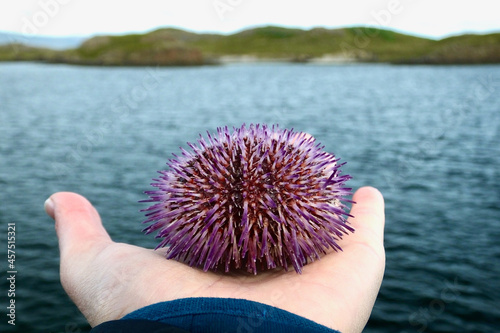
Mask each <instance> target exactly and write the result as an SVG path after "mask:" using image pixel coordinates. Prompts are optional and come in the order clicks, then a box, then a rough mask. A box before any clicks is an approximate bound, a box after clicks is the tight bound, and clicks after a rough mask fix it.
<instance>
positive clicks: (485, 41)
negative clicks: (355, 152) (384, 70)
mask: <svg viewBox="0 0 500 333" xmlns="http://www.w3.org/2000/svg"><path fill="white" fill-rule="evenodd" d="M10 48H12V47H10ZM8 49H9V47H6V46H4V47H0V60H38V61H47V62H61V63H73V64H87V65H116V66H123V65H128V66H141V65H160V66H169V65H203V64H213V63H218V62H219V61H220V60H221V59H224V57H226V56H233V57H238V56H252V57H254V58H256V59H267V60H273V59H275V60H282V61H301V62H307V61H311V60H314V59H318V58H321V57H334V58H335V59H337V61H351V62H389V63H412V64H470V63H500V34H498V33H497V34H490V35H463V36H457V37H451V38H446V39H443V40H440V41H435V40H430V39H425V38H419V37H414V36H409V35H404V34H400V33H396V32H394V31H389V30H382V29H373V28H344V29H324V28H315V29H311V30H302V29H289V28H282V27H274V26H268V27H260V28H254V29H249V30H245V31H242V32H239V33H235V34H232V35H228V36H225V35H217V34H195V33H190V32H187V31H183V30H178V29H170V28H168V29H159V30H156V31H152V32H149V33H146V34H132V35H125V36H98V37H94V38H91V39H89V40H87V41H85V42H84V43H83V44H82V45H81V46H80V47H78V48H76V49H73V50H68V51H49V50H41V49H34V48H26V49H22V48H19V47H18V52H17V53H16V54H14V53H12V52H10V53H9V51H8ZM6 50H7V51H6Z"/></svg>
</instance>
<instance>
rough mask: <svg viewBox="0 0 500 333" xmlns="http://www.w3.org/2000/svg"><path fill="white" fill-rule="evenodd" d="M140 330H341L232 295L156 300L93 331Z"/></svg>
mask: <svg viewBox="0 0 500 333" xmlns="http://www.w3.org/2000/svg"><path fill="white" fill-rule="evenodd" d="M141 325H142V326H141ZM141 331H142V332H179V333H180V332H193V333H197V332H200V333H210V332H214V333H215V332H216V333H221V332H228V333H229V332H237V333H240V332H241V333H250V332H262V333H266V332H273V333H296V332H297V333H299V332H300V333H320V332H324V333H339V332H338V331H335V330H332V329H329V328H328V327H326V326H323V325H320V324H317V323H315V322H313V321H311V320H309V319H306V318H303V317H300V316H297V315H295V314H293V313H290V312H288V311H285V310H281V309H278V308H275V307H272V306H269V305H266V304H262V303H258V302H253V301H248V300H244V299H233V298H183V299H178V300H174V301H169V302H161V303H156V304H153V305H149V306H146V307H144V308H142V309H139V310H136V311H134V312H132V313H129V314H128V315H126V316H125V317H123V318H122V319H120V320H114V321H109V322H105V323H103V324H101V325H98V326H96V327H94V328H93V329H92V331H91V333H100V332H109V333H113V332H123V333H127V332H141Z"/></svg>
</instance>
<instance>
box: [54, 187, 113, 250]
mask: <svg viewBox="0 0 500 333" xmlns="http://www.w3.org/2000/svg"><path fill="white" fill-rule="evenodd" d="M45 210H46V212H47V214H48V215H49V216H51V217H52V218H54V219H55V227H56V233H57V237H58V239H59V249H60V251H61V256H63V255H66V254H73V253H85V252H86V251H87V250H89V249H98V248H102V246H105V245H107V244H109V243H111V238H110V237H109V235H108V233H107V232H106V230H105V229H104V227H103V226H102V223H101V218H100V217H99V214H98V213H97V210H96V209H95V208H94V207H93V206H92V204H91V203H90V202H89V201H88V200H87V199H85V198H84V197H83V196H81V195H79V194H76V193H70V192H59V193H55V194H53V195H52V196H51V197H50V198H49V199H47V201H46V202H45ZM92 252H93V251H92Z"/></svg>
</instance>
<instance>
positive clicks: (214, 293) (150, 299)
mask: <svg viewBox="0 0 500 333" xmlns="http://www.w3.org/2000/svg"><path fill="white" fill-rule="evenodd" d="M354 200H355V201H357V202H358V204H357V205H355V206H354V207H353V211H352V212H351V213H352V214H353V215H354V216H356V218H355V219H351V221H350V222H351V223H352V225H353V226H354V228H355V229H356V232H355V233H354V234H352V235H349V236H346V237H345V238H344V239H343V240H341V241H340V243H339V244H340V246H341V247H342V249H343V252H331V253H329V254H327V255H326V256H324V257H323V258H322V259H321V260H319V261H316V262H313V263H311V264H309V265H307V266H305V267H304V268H303V272H302V274H297V273H296V272H295V271H294V270H293V269H292V270H290V271H288V272H286V271H284V270H282V269H276V270H273V271H267V272H263V273H259V274H258V275H256V276H254V275H246V274H221V273H213V272H203V271H201V270H199V269H196V268H191V267H189V266H187V265H185V264H182V263H179V262H176V261H173V260H165V258H164V250H158V251H153V250H149V249H144V248H140V247H136V246H132V245H128V244H121V243H114V242H112V241H111V239H110V238H109V236H108V235H107V233H106V231H105V230H104V228H103V227H102V224H101V221H100V218H99V215H98V214H97V212H96V211H95V209H94V208H93V207H92V206H91V205H90V203H89V202H88V201H86V200H85V199H84V198H82V197H81V196H78V195H76V194H72V193H58V194H56V195H54V196H53V197H52V201H53V202H55V203H56V205H55V209H54V208H50V207H49V208H47V211H48V213H49V215H51V216H53V217H55V219H56V229H57V233H58V237H59V242H60V250H61V282H62V284H63V287H64V289H65V290H66V292H67V293H68V295H69V296H70V297H71V298H72V300H73V301H74V302H75V304H76V305H77V306H78V308H79V309H80V311H82V313H83V314H84V315H85V317H86V318H87V320H88V321H89V323H90V324H91V325H92V326H95V325H97V324H100V323H102V322H104V321H108V320H113V319H119V318H121V317H123V316H124V315H126V314H128V313H130V312H132V311H134V310H137V309H139V308H141V307H144V306H147V305H150V304H154V303H157V302H161V301H169V300H174V299H179V298H186V297H224V298H242V299H248V300H252V301H256V302H261V303H264V304H268V305H271V306H275V307H278V308H281V309H284V310H287V311H289V312H292V313H295V314H297V315H300V316H303V317H305V318H308V319H310V320H312V321H315V322H317V323H319V324H323V325H325V326H327V327H331V328H334V329H337V330H340V331H342V332H351V331H352V332H356V331H361V330H362V328H363V327H364V325H365V324H366V321H367V320H368V317H369V315H370V313H371V309H372V307H373V304H374V301H375V298H376V296H377V293H378V290H379V288H380V284H381V281H382V276H383V271H384V265H385V255H384V249H383V199H382V196H381V195H380V193H378V191H375V190H374V189H371V188H364V189H362V191H358V192H357V193H356V194H355V197H354Z"/></svg>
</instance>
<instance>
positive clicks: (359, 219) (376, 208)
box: [348, 186, 385, 244]
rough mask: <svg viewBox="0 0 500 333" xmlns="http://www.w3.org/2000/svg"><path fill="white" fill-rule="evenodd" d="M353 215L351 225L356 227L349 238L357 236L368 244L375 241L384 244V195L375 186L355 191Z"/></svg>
mask: <svg viewBox="0 0 500 333" xmlns="http://www.w3.org/2000/svg"><path fill="white" fill-rule="evenodd" d="M352 199H353V201H355V202H356V203H355V204H353V206H352V209H351V215H353V216H354V217H351V218H349V222H350V223H351V226H352V227H353V228H354V229H355V232H354V234H353V235H350V236H349V237H348V238H351V237H352V238H355V239H356V240H357V241H361V242H364V243H367V244H373V243H375V242H377V243H381V244H383V241H384V227H385V213H384V197H383V196H382V193H380V192H379V190H377V189H376V188H374V187H368V186H367V187H362V188H360V189H358V190H357V191H356V193H354V196H353V198H352Z"/></svg>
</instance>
